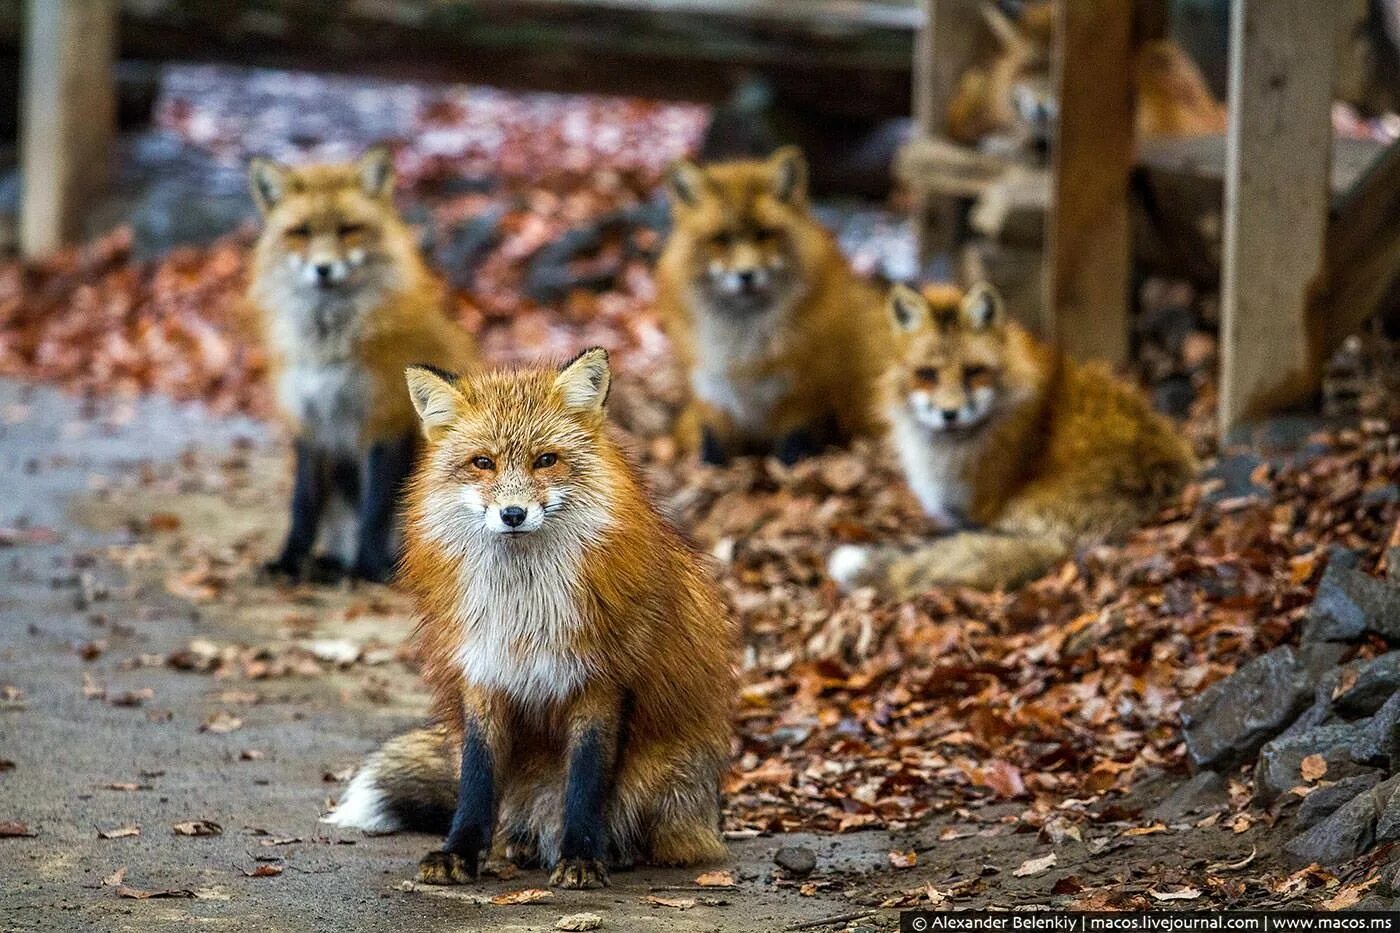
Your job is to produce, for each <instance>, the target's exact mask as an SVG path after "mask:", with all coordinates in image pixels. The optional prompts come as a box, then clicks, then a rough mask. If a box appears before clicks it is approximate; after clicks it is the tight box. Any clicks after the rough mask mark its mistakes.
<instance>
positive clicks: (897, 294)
mask: <svg viewBox="0 0 1400 933" xmlns="http://www.w3.org/2000/svg"><path fill="white" fill-rule="evenodd" d="M889 308H890V318H891V319H892V320H893V321H894V326H895V329H897V330H902V331H912V330H918V329H919V328H921V327H923V326H924V325H925V324H927V323H928V319H929V306H928V302H927V301H926V300H924V296H923V295H920V294H919V293H918V292H916V291H915V290H914V289H912V288H910V287H909V286H908V285H896V286H895V287H894V288H892V289H890V299H889Z"/></svg>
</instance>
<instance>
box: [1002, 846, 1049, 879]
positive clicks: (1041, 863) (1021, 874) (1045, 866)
mask: <svg viewBox="0 0 1400 933" xmlns="http://www.w3.org/2000/svg"><path fill="white" fill-rule="evenodd" d="M1058 862H1059V859H1058V858H1056V856H1055V853H1054V852H1051V853H1050V854H1049V855H1044V856H1041V857H1040V858H1032V859H1026V860H1025V861H1024V862H1022V863H1021V867H1020V868H1017V869H1016V870H1015V871H1013V872H1012V873H1011V874H1013V875H1015V876H1016V877H1017V878H1034V877H1035V876H1036V875H1043V874H1045V873H1046V872H1047V871H1049V870H1050V869H1052V868H1054V867H1055V865H1056V863H1058Z"/></svg>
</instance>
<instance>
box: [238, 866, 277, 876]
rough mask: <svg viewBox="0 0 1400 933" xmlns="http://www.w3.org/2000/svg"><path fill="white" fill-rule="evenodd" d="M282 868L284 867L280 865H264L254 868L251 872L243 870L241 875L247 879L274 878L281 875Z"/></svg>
mask: <svg viewBox="0 0 1400 933" xmlns="http://www.w3.org/2000/svg"><path fill="white" fill-rule="evenodd" d="M284 868H285V866H282V865H272V864H267V863H264V864H262V865H258V866H256V867H255V868H253V869H252V870H248V869H244V871H243V874H245V875H247V876H248V877H249V878H275V877H277V876H278V875H280V874H282V872H283V870H284Z"/></svg>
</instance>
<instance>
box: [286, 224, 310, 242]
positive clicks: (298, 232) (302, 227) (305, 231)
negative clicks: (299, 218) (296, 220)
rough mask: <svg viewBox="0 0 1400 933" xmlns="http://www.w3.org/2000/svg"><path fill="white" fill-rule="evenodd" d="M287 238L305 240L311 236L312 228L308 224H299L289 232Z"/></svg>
mask: <svg viewBox="0 0 1400 933" xmlns="http://www.w3.org/2000/svg"><path fill="white" fill-rule="evenodd" d="M287 236H292V237H296V238H297V239H298V240H304V239H306V238H307V237H309V236H311V227H310V226H309V225H307V224H297V225H296V226H295V227H292V228H291V229H289V230H288V231H287Z"/></svg>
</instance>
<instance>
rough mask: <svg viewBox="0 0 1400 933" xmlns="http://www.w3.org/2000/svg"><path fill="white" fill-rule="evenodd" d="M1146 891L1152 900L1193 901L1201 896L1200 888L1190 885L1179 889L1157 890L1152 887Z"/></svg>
mask: <svg viewBox="0 0 1400 933" xmlns="http://www.w3.org/2000/svg"><path fill="white" fill-rule="evenodd" d="M1147 893H1148V895H1149V896H1150V897H1151V898H1152V899H1153V900H1154V901H1194V900H1196V899H1197V898H1198V897H1200V896H1201V892H1200V890H1199V889H1197V888H1193V887H1191V886H1190V885H1187V886H1186V887H1184V888H1182V889H1181V890H1179V891H1158V890H1157V889H1156V888H1152V889H1150V890H1149V891H1148V892H1147Z"/></svg>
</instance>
